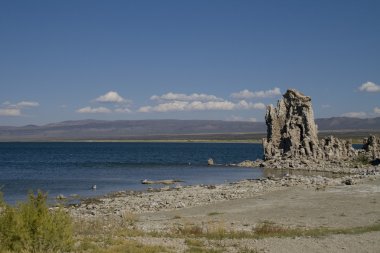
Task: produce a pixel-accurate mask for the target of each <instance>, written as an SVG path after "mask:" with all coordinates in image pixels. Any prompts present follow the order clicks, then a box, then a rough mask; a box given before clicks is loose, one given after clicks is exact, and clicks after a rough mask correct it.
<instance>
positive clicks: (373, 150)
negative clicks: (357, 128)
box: [363, 135, 380, 160]
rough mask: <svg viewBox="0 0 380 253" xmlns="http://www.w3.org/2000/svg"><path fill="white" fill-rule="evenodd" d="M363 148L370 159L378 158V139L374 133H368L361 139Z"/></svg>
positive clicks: (379, 149) (379, 146) (379, 142)
mask: <svg viewBox="0 0 380 253" xmlns="http://www.w3.org/2000/svg"><path fill="white" fill-rule="evenodd" d="M363 149H364V151H365V155H366V156H367V157H368V158H369V159H372V160H375V159H379V158H380V139H379V138H377V137H376V136H374V135H370V136H369V137H368V138H365V139H364V140H363Z"/></svg>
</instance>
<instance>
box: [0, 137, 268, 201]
mask: <svg viewBox="0 0 380 253" xmlns="http://www.w3.org/2000/svg"><path fill="white" fill-rule="evenodd" d="M262 155H263V150H262V145H261V144H248V143H247V144H241V143H95V142H94V143H87V142H81V143H78V142H74V143H69V142H64V143H59V142H54V143H52V142H49V143H0V187H2V189H1V191H2V192H3V193H4V198H5V200H6V201H7V202H8V203H15V202H17V201H20V200H25V198H26V195H27V192H28V191H29V190H37V189H40V190H43V191H47V192H48V193H49V196H50V197H52V198H53V197H55V196H57V195H58V194H63V195H65V196H69V195H71V194H79V195H80V196H82V197H90V196H97V195H103V194H106V193H109V192H113V191H120V190H144V189H146V188H147V187H149V186H147V185H142V184H141V182H140V181H141V180H142V179H150V180H163V179H181V180H184V181H185V182H184V183H182V184H184V185H185V184H216V183H223V182H226V181H227V182H233V181H237V180H240V179H245V178H258V177H260V176H261V175H262V170H261V169H252V168H250V169H247V168H236V167H227V166H215V167H214V166H213V167H208V166H207V159H208V158H210V157H212V158H213V159H214V161H215V162H216V163H218V164H230V163H238V162H241V161H244V160H255V159H257V158H262ZM94 184H96V185H97V190H96V191H92V190H90V188H91V186H92V185H94Z"/></svg>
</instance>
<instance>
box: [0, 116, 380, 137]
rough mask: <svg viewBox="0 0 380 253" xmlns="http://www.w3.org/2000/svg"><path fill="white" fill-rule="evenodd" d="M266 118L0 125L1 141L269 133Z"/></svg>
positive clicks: (363, 126)
mask: <svg viewBox="0 0 380 253" xmlns="http://www.w3.org/2000/svg"><path fill="white" fill-rule="evenodd" d="M315 121H316V124H317V125H318V129H319V131H322V132H323V131H359V130H360V131H363V130H366V131H377V130H379V131H380V117H377V118H367V119H358V118H348V117H332V118H320V119H316V120H315ZM265 132H266V125H265V122H248V121H223V120H178V119H154V120H114V121H107V120H93V119H86V120H68V121H62V122H56V123H49V124H45V125H40V126H39V125H26V126H0V141H18V140H51V139H57V140H85V139H95V140H107V139H128V138H132V139H136V138H137V137H142V138H143V139H144V138H147V137H148V138H149V136H150V137H151V138H153V137H160V136H174V135H189V136H198V135H205V134H211V135H221V134H240V133H261V134H263V133H265Z"/></svg>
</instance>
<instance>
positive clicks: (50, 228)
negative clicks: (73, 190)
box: [0, 191, 73, 253]
mask: <svg viewBox="0 0 380 253" xmlns="http://www.w3.org/2000/svg"><path fill="white" fill-rule="evenodd" d="M46 198H47V195H46V194H44V193H42V192H40V191H39V192H38V193H37V195H36V196H35V195H34V193H33V192H30V193H29V196H28V200H27V201H26V202H23V203H19V204H18V205H17V206H15V207H12V206H9V205H6V204H5V202H4V201H3V199H2V198H1V199H0V208H1V211H0V252H1V251H10V252H32V253H39V252H67V251H69V250H70V249H71V247H72V245H73V233H72V222H71V218H70V216H69V215H68V214H66V213H65V212H64V211H63V210H62V209H60V208H58V209H57V210H52V211H49V208H48V206H47V204H46Z"/></svg>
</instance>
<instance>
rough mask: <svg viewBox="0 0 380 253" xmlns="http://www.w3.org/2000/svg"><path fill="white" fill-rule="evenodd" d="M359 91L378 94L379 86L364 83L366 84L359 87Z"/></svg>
mask: <svg viewBox="0 0 380 253" xmlns="http://www.w3.org/2000/svg"><path fill="white" fill-rule="evenodd" d="M359 90H360V91H366V92H379V91H380V85H377V84H375V83H373V82H366V83H363V84H362V85H361V86H360V87H359Z"/></svg>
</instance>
